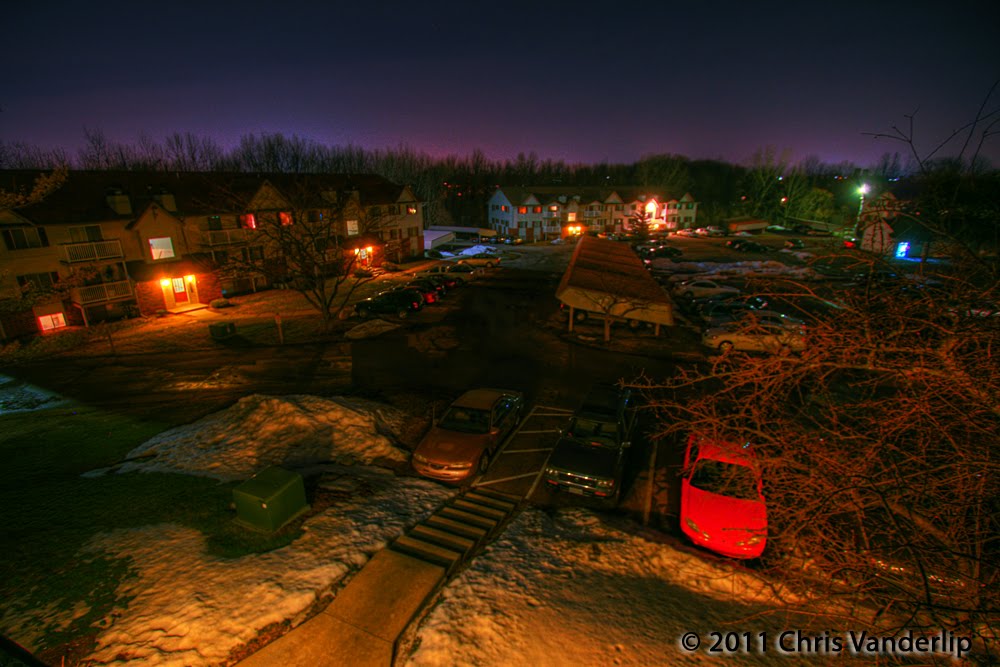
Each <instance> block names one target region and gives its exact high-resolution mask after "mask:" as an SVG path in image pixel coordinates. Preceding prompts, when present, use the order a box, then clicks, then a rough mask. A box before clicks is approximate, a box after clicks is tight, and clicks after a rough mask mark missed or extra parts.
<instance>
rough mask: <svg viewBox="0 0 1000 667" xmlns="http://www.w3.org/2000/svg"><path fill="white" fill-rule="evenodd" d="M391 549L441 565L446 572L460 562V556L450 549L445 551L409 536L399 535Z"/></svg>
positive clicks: (435, 545) (440, 547) (438, 546)
mask: <svg viewBox="0 0 1000 667" xmlns="http://www.w3.org/2000/svg"><path fill="white" fill-rule="evenodd" d="M392 548H393V549H394V550H396V551H402V552H403V553H405V554H409V555H410V556H414V557H416V558H419V559H421V560H425V561H427V562H428V563H434V564H435V565H441V566H442V567H444V568H445V570H448V571H451V569H452V568H453V567H455V566H456V565H458V563H459V561H460V560H462V554H460V553H459V552H457V551H452V550H451V549H446V548H444V547H442V546H440V545H437V544H433V543H431V542H425V541H424V540H421V539H419V538H416V537H410V536H409V535H400V536H399V537H397V538H396V541H395V542H393V543H392Z"/></svg>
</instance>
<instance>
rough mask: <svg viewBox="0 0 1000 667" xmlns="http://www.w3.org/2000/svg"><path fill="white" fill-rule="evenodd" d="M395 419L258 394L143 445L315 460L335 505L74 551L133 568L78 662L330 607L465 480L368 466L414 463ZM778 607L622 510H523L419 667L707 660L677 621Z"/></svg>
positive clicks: (414, 660)
mask: <svg viewBox="0 0 1000 667" xmlns="http://www.w3.org/2000/svg"><path fill="white" fill-rule="evenodd" d="M401 418H402V416H401V414H400V413H398V412H397V411H395V410H393V409H392V408H389V407H387V406H384V405H379V404H375V403H369V402H361V401H355V400H348V399H323V398H318V397H314V396H289V397H282V398H275V397H268V396H260V395H254V396H248V397H246V398H244V399H243V400H241V401H240V402H238V403H237V404H235V405H233V406H232V407H230V408H229V409H227V410H224V411H221V412H219V413H216V414H213V415H210V416H208V417H206V418H204V419H201V420H200V421H197V422H195V423H193V424H190V425H187V426H183V427H179V428H175V429H172V430H170V431H166V432H164V433H162V434H160V435H159V436H157V437H156V438H153V439H151V440H149V441H147V442H146V443H144V444H143V445H141V446H140V447H138V448H136V449H135V450H134V451H133V452H132V456H141V455H150V454H155V456H154V457H153V458H151V459H143V460H139V461H135V462H132V463H130V464H128V465H126V466H123V467H122V468H120V470H121V471H125V470H131V471H154V470H162V471H171V472H182V473H187V474H194V475H207V476H212V477H216V478H218V479H223V480H232V479H240V478H245V477H249V476H250V475H251V474H253V472H255V471H256V470H259V469H260V468H262V467H265V466H267V465H271V464H281V463H283V464H285V465H295V466H297V467H298V468H299V469H300V470H308V471H310V472H311V473H315V472H320V473H321V477H320V481H319V487H320V489H321V490H325V491H326V492H327V493H328V494H330V495H331V496H332V497H333V498H335V499H336V500H334V502H333V504H332V505H331V506H330V507H327V508H326V509H323V510H322V511H320V512H318V513H316V514H315V515H313V516H311V517H309V518H308V519H307V520H306V521H305V522H304V524H303V526H302V529H303V534H302V536H300V537H299V538H297V539H296V540H295V541H294V542H292V543H291V544H289V545H288V546H285V547H283V548H280V549H276V550H274V551H271V552H268V553H262V554H253V555H247V556H243V557H240V558H235V559H226V558H222V557H220V556H215V555H213V554H211V553H210V552H209V550H208V549H207V548H206V542H205V537H204V535H202V534H201V533H199V532H198V531H196V530H193V529H190V528H186V527H183V526H179V525H173V524H164V525H151V526H145V527H143V528H140V529H132V530H116V531H112V532H106V533H101V534H98V535H96V536H95V537H94V538H92V539H91V540H90V541H89V542H88V544H87V545H86V547H85V548H84V550H83V553H80V554H79V557H80V559H82V560H86V559H90V558H94V557H96V556H104V557H111V558H122V559H127V560H128V561H129V569H130V574H129V576H127V577H126V578H125V579H124V580H123V581H121V582H120V583H119V586H118V589H117V591H116V596H117V599H118V600H119V605H118V606H117V607H116V608H115V609H114V610H113V611H112V612H111V613H109V614H108V615H107V616H106V617H105V618H104V619H102V620H101V621H99V622H98V623H96V624H95V629H97V631H98V633H99V634H98V635H97V644H96V648H95V650H94V651H93V652H92V654H91V655H89V656H88V657H87V658H86V659H85V660H84V662H85V664H102V665H103V664H121V663H122V662H128V663H129V664H137V665H178V666H180V665H185V666H198V665H216V664H227V663H231V662H232V658H231V657H230V656H232V655H234V653H233V652H234V651H239V650H240V649H241V647H243V646H244V645H245V644H247V643H248V642H250V641H252V640H253V639H254V638H255V637H256V636H257V634H258V633H259V632H260V631H261V630H263V629H265V628H267V627H268V626H273V624H277V623H282V622H286V621H287V622H289V623H290V624H291V625H293V626H294V625H297V624H299V623H301V622H302V621H304V620H305V618H306V617H307V616H308V615H309V614H310V613H311V612H314V611H316V610H317V609H318V608H322V606H324V605H325V604H326V603H327V602H328V601H329V600H330V599H332V596H335V595H336V592H337V590H338V589H339V587H340V585H342V583H343V581H344V579H345V578H346V577H347V576H349V575H350V574H351V573H353V572H354V571H357V570H358V569H359V568H360V567H362V566H363V565H364V563H365V562H366V561H367V560H368V559H369V558H370V557H371V556H372V555H373V554H374V553H375V552H376V551H378V550H379V549H381V548H383V547H385V546H386V545H387V544H388V543H389V542H390V541H391V540H392V539H394V538H395V537H396V536H398V535H399V534H401V533H402V532H403V530H404V529H405V527H407V526H410V525H413V524H414V523H417V522H418V521H420V520H421V519H422V518H424V517H426V516H428V515H429V514H430V513H431V512H432V511H433V510H434V509H435V508H436V507H438V506H439V505H440V504H441V503H443V502H444V501H445V500H446V498H447V497H448V496H450V495H452V494H453V493H454V492H455V491H454V489H453V488H449V487H444V486H441V485H438V484H436V483H434V482H431V481H428V480H423V479H418V478H414V477H408V476H398V475H397V474H396V473H395V472H393V471H392V470H389V469H387V468H385V467H379V466H374V465H368V464H370V463H372V462H383V463H389V464H398V463H400V462H402V461H405V456H406V455H405V452H404V451H403V450H401V449H399V448H397V447H396V446H395V445H394V444H393V441H394V438H393V437H392V434H393V433H398V432H399V426H400V422H399V419H401ZM330 461H334V462H336V463H328V462H330ZM95 474H113V472H112V471H111V470H105V471H96V473H95ZM64 602H68V603H69V604H61V605H55V604H53V605H52V608H50V609H48V610H45V611H44V613H45V619H46V621H48V622H49V623H57V624H58V623H68V622H69V620H71V619H72V618H73V615H74V614H76V615H79V613H80V610H81V605H83V609H84V611H85V608H86V601H64ZM777 604H778V603H777V602H776V601H775V599H774V593H773V591H772V590H771V589H769V588H768V587H767V586H765V585H764V584H763V583H762V582H761V581H760V580H758V579H757V578H756V577H755V576H754V575H753V574H752V573H750V572H748V571H746V570H743V569H741V568H739V567H738V566H735V565H733V564H731V563H729V562H726V561H720V560H717V559H714V558H712V557H710V556H702V555H701V554H698V553H696V552H694V551H693V550H690V549H685V548H683V547H680V546H678V545H677V544H676V543H673V542H671V541H670V540H667V539H664V538H663V536H662V535H659V534H656V533H643V532H642V531H641V530H640V529H639V528H638V527H637V526H636V525H635V524H633V523H631V522H628V521H626V520H624V519H620V518H613V517H610V516H604V515H600V514H595V513H591V512H588V511H585V510H578V509H570V510H564V511H561V512H556V513H551V514H550V513H548V512H545V511H541V510H529V511H526V512H524V513H523V514H522V515H520V516H519V517H518V518H517V519H516V520H515V521H514V523H513V524H512V525H511V526H510V527H509V528H508V530H507V531H506V532H505V533H504V534H503V535H502V536H501V537H500V538H499V539H498V540H497V541H496V542H495V543H494V544H492V545H491V546H490V547H488V549H487V550H486V552H485V553H483V554H482V555H480V556H479V557H478V558H476V559H475V560H474V561H473V562H472V564H471V565H470V566H469V567H468V568H467V569H466V570H465V571H464V572H463V573H462V574H461V575H460V576H458V577H457V578H456V579H454V580H453V581H452V582H451V583H450V584H449V585H448V586H447V587H446V588H445V589H444V590H443V592H442V594H441V596H440V599H439V601H438V604H436V606H435V607H434V608H433V609H432V610H431V611H430V612H429V614H428V615H427V616H426V617H425V618H424V620H423V622H422V623H421V624H420V625H419V626H418V627H417V628H416V630H415V631H414V634H413V636H412V643H411V644H410V646H411V648H412V650H413V651H414V652H413V654H412V656H411V657H410V658H409V659H408V664H412V665H420V666H424V665H455V664H463V665H514V664H545V665H561V664H567V665H569V664H572V665H608V664H623V665H664V664H672V663H675V662H679V661H683V660H687V661H701V660H704V659H707V658H708V656H707V655H706V654H704V652H701V653H695V654H691V655H688V654H685V653H684V652H683V651H681V649H680V648H679V645H678V639H679V637H680V636H681V635H682V634H683V633H684V632H688V631H694V632H699V633H700V634H701V635H702V636H704V637H707V636H708V635H707V633H708V632H710V631H712V630H721V631H726V630H727V629H729V630H734V631H735V630H739V631H740V632H743V631H751V630H753V631H756V630H757V629H758V628H760V627H762V626H761V621H760V620H759V619H757V620H756V621H754V622H753V623H752V624H750V623H749V622H748V621H744V622H743V624H742V625H740V624H739V623H740V619H747V618H748V617H750V616H751V615H753V614H757V613H760V612H766V611H769V610H772V609H773V608H774V607H775V606H776V605H777ZM40 613H41V612H40ZM13 620H14V619H7V618H5V619H4V625H5V626H7V627H19V628H21V629H22V630H23V631H24V632H25V634H23V635H22V634H18V635H17V638H18V639H19V640H20V641H22V642H23V643H26V644H28V646H29V647H30V645H31V639H32V637H31V633H30V632H28V631H27V628H28V627H29V626H30V623H28V622H27V620H28V619H20V622H19V623H16V624H15V623H13ZM36 620H37V619H36ZM734 624H735V625H734ZM36 627H38V625H36ZM734 658H735V659H736V660H737V661H738V662H747V661H749V662H754V661H755V660H756V658H754V657H752V656H735V657H734Z"/></svg>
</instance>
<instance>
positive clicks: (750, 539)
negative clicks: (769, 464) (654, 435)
mask: <svg viewBox="0 0 1000 667" xmlns="http://www.w3.org/2000/svg"><path fill="white" fill-rule="evenodd" d="M763 486H764V485H763V481H762V478H761V471H760V468H759V467H758V466H757V464H756V461H755V459H754V456H753V452H752V450H751V449H750V448H749V447H748V446H746V445H744V446H739V445H736V444H734V443H729V442H721V441H718V440H715V439H712V438H709V437H707V436H705V435H701V434H696V433H692V434H691V435H690V436H689V437H688V442H687V449H686V451H685V453H684V472H683V474H682V476H681V514H680V520H681V521H680V523H681V530H682V531H683V532H684V534H685V535H687V537H688V538H689V539H690V540H691V541H692V542H694V543H695V544H696V545H698V546H701V547H704V548H706V549H710V550H712V551H714V552H716V553H719V554H722V555H723V556H728V557H730V558H757V557H759V556H760V555H761V554H762V553H763V552H764V547H765V546H766V545H767V503H766V501H765V500H764V488H763Z"/></svg>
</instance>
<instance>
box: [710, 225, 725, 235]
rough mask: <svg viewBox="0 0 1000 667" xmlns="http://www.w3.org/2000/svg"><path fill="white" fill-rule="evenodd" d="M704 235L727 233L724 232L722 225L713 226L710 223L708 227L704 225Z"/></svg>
mask: <svg viewBox="0 0 1000 667" xmlns="http://www.w3.org/2000/svg"><path fill="white" fill-rule="evenodd" d="M705 235H706V236H728V234H727V232H726V230H725V229H723V228H722V227H715V226H712V225H709V226H708V227H705Z"/></svg>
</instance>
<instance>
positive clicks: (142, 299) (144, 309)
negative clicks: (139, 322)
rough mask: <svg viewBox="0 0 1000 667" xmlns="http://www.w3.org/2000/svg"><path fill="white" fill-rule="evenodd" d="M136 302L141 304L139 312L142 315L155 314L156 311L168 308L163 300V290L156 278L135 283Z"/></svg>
mask: <svg viewBox="0 0 1000 667" xmlns="http://www.w3.org/2000/svg"><path fill="white" fill-rule="evenodd" d="M135 302H136V303H137V304H138V305H139V312H140V313H141V314H142V315H155V314H156V311H158V310H166V308H167V304H166V302H165V301H164V300H163V290H162V289H161V288H160V283H159V281H156V280H148V281H146V282H143V283H136V284H135Z"/></svg>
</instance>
